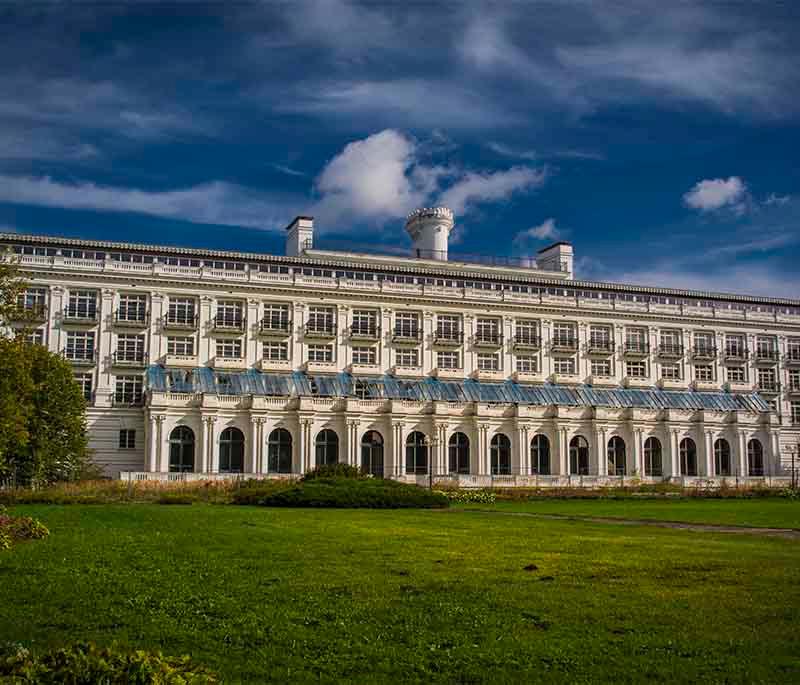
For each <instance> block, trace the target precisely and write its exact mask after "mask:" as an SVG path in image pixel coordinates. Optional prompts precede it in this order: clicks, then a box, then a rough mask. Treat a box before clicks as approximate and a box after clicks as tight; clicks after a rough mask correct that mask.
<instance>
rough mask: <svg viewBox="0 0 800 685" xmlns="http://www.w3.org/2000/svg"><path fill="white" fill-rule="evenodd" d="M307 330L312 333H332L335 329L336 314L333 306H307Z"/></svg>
mask: <svg viewBox="0 0 800 685" xmlns="http://www.w3.org/2000/svg"><path fill="white" fill-rule="evenodd" d="M308 330H309V331H312V332H314V333H329V334H330V333H333V332H334V331H335V330H336V314H335V310H334V308H333V307H309V308H308Z"/></svg>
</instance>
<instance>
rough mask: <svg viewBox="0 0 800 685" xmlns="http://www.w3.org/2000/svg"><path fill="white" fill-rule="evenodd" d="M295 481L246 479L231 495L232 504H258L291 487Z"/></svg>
mask: <svg viewBox="0 0 800 685" xmlns="http://www.w3.org/2000/svg"><path fill="white" fill-rule="evenodd" d="M294 484H295V481H293V480H289V479H279V480H278V479H276V480H256V479H254V478H253V479H248V480H246V481H244V482H243V483H241V485H240V486H239V487H238V488H236V490H234V491H233V493H232V494H231V502H232V503H233V504H260V503H261V500H263V499H264V498H265V497H268V496H270V495H274V494H275V493H276V492H280V491H282V490H287V489H288V488H291V487H293V486H294Z"/></svg>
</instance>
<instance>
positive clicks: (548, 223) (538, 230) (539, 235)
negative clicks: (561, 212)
mask: <svg viewBox="0 0 800 685" xmlns="http://www.w3.org/2000/svg"><path fill="white" fill-rule="evenodd" d="M560 237H561V231H560V230H559V229H558V228H556V220H555V219H553V218H552V217H551V218H550V219H545V220H544V221H543V222H542V223H540V224H539V225H538V226H532V227H531V228H528V229H526V230H524V231H520V232H519V233H517V235H516V236H515V237H514V242H515V243H517V244H524V243H527V242H528V241H530V240H558V239H559V238H560Z"/></svg>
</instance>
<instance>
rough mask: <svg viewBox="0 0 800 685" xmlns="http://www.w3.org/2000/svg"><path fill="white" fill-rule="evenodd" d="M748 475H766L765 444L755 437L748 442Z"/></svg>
mask: <svg viewBox="0 0 800 685" xmlns="http://www.w3.org/2000/svg"><path fill="white" fill-rule="evenodd" d="M747 475H748V476H763V475H764V446H763V445H762V444H761V441H760V440H756V439H755V438H753V439H752V440H750V442H748V443H747Z"/></svg>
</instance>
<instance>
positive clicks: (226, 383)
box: [146, 366, 771, 412]
mask: <svg viewBox="0 0 800 685" xmlns="http://www.w3.org/2000/svg"><path fill="white" fill-rule="evenodd" d="M146 378H147V387H148V388H149V389H151V390H154V391H156V392H186V393H196V392H203V393H211V394H216V395H263V396H274V397H301V396H316V397H361V396H363V397H366V398H370V399H372V398H374V399H404V400H426V401H430V400H443V401H447V402H487V403H500V404H528V405H539V406H543V405H561V406H572V407H576V406H588V407H621V408H626V407H640V408H647V409H689V410H697V409H713V410H717V411H737V410H744V411H750V412H768V411H771V408H770V405H769V404H768V403H767V402H766V401H765V400H764V399H763V398H762V397H761V396H759V395H758V394H756V393H750V394H739V393H726V392H693V391H689V390H660V389H657V388H650V389H643V390H637V389H631V388H609V389H605V388H604V389H600V388H594V387H592V386H589V385H578V386H574V387H573V386H570V387H567V386H561V385H552V384H546V385H524V384H519V383H515V382H513V381H505V382H503V383H483V382H480V381H476V380H473V379H465V380H463V381H441V380H438V379H436V378H420V379H401V378H395V377H394V376H388V375H387V376H369V377H362V376H351V375H350V374H347V373H340V374H336V375H307V374H304V373H301V372H298V371H295V372H292V373H261V372H259V371H255V370H253V369H249V370H247V371H216V370H214V369H210V368H207V367H202V368H197V369H165V368H163V367H161V366H151V367H149V368H148V370H147V376H146Z"/></svg>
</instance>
